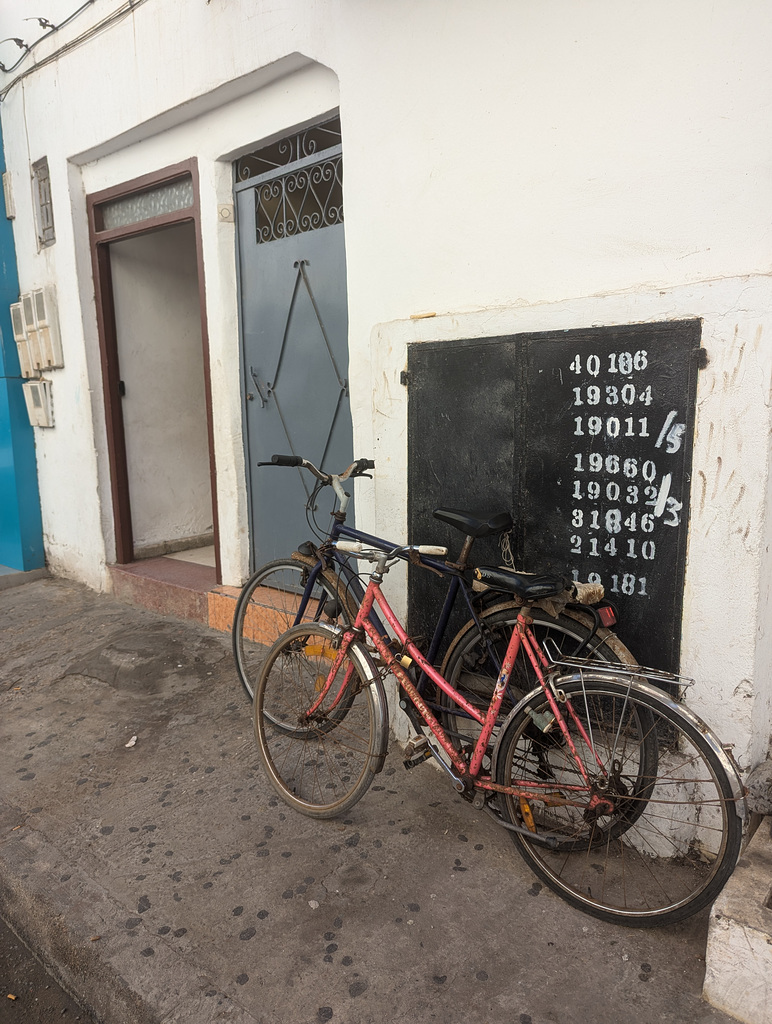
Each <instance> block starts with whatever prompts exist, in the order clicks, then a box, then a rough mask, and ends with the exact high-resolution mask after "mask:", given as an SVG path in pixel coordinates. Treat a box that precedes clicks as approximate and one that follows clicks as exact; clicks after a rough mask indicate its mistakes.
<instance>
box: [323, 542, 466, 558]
mask: <svg viewBox="0 0 772 1024" xmlns="http://www.w3.org/2000/svg"><path fill="white" fill-rule="evenodd" d="M335 547H336V548H337V549H338V551H345V552H346V553H347V554H350V555H364V556H365V557H367V556H368V555H372V554H374V553H375V554H378V555H379V556H380V555H382V554H391V555H405V554H408V553H409V552H410V551H415V552H416V553H417V554H419V555H429V556H431V555H434V556H435V557H436V558H445V557H446V556H447V553H448V549H447V548H446V547H441V546H440V545H438V544H407V545H405V547H399V548H394V550H393V551H391V552H387V551H385V550H384V549H382V548H374V547H373V546H372V545H371V544H364V543H362V541H360V540H337V541H335Z"/></svg>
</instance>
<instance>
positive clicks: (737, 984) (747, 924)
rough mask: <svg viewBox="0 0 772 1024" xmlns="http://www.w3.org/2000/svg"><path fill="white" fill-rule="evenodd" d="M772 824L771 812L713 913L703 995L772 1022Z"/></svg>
mask: <svg viewBox="0 0 772 1024" xmlns="http://www.w3.org/2000/svg"><path fill="white" fill-rule="evenodd" d="M771 825H772V818H770V817H765V818H764V819H763V821H762V823H761V825H760V826H759V828H758V829H757V831H756V833H755V835H754V836H753V838H752V839H751V841H750V843H749V844H748V847H747V849H746V850H745V851H744V853H743V855H742V857H741V858H740V861H739V863H738V865H737V868H736V869H735V872H734V874H733V875H732V877H731V878H730V879H729V882H728V884H727V885H726V887H725V889H724V891H723V892H722V893H721V894H720V896H719V897H718V899H717V900H716V902H715V904H714V905H713V909H712V911H711V915H710V930H709V932H708V946H707V956H706V972H705V984H704V986H703V990H702V991H703V995H704V997H705V999H707V1000H708V1002H709V1003H712V1004H713V1006H717V1007H718V1008H719V1009H721V1010H725V1011H726V1012H727V1013H731V1014H732V1015H733V1016H734V1017H736V1018H737V1019H738V1020H741V1021H745V1022H746V1024H772V833H771V832H770V826H771Z"/></svg>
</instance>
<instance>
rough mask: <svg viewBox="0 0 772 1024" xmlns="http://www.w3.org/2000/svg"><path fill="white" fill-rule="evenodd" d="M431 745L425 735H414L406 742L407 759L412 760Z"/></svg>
mask: <svg viewBox="0 0 772 1024" xmlns="http://www.w3.org/2000/svg"><path fill="white" fill-rule="evenodd" d="M428 746H429V741H428V740H427V739H426V737H425V736H414V737H413V738H412V739H409V740H408V741H407V743H406V744H405V759H406V760H407V761H411V760H412V759H413V758H414V757H415V755H416V754H420V753H422V752H423V751H424V750H426V748H427V747H428Z"/></svg>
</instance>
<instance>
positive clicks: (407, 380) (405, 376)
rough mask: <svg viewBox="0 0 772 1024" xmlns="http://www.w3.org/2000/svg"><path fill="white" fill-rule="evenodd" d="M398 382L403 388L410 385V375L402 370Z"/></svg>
mask: <svg viewBox="0 0 772 1024" xmlns="http://www.w3.org/2000/svg"><path fill="white" fill-rule="evenodd" d="M399 382H400V384H404V386H405V387H407V386H408V384H409V383H410V374H409V373H408V372H407V370H402V372H401V373H400V375H399Z"/></svg>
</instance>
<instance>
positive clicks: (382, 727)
mask: <svg viewBox="0 0 772 1024" xmlns="http://www.w3.org/2000/svg"><path fill="white" fill-rule="evenodd" d="M317 626H323V627H324V628H325V629H328V630H329V632H330V636H331V637H334V638H335V639H336V640H337V639H339V638H340V637H342V636H343V633H344V630H343V629H341V628H340V627H339V626H329V625H328V624H327V623H317ZM348 655H349V657H350V658H351V660H352V661H353V662H354V663H355V664H356V666H357V668H358V669H359V670H360V671H361V673H362V675H363V676H364V677H365V679H367V682H368V686H369V687H370V691H371V693H372V698H373V702H374V704H375V713H376V717H377V727H378V733H379V735H380V746H379V748H378V750H377V751H376V752H375V754H374V755H372V756H371V758H370V763H371V771H372V773H373V775H377V774H378V772H380V771H382V770H383V763H384V761H385V760H386V752H387V750H388V747H389V704H388V701H387V699H386V690H385V689H384V686H383V682H382V680H381V676H380V673H379V672H378V669H377V668H376V666H375V662H374V661H373V659H372V656H371V654H370V652H369V651H368V650H367V648H366V647H365V646H364V644H360V643H358V642H357V641H354V642H353V643H352V644H351V646H350V647H349V649H348Z"/></svg>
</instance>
